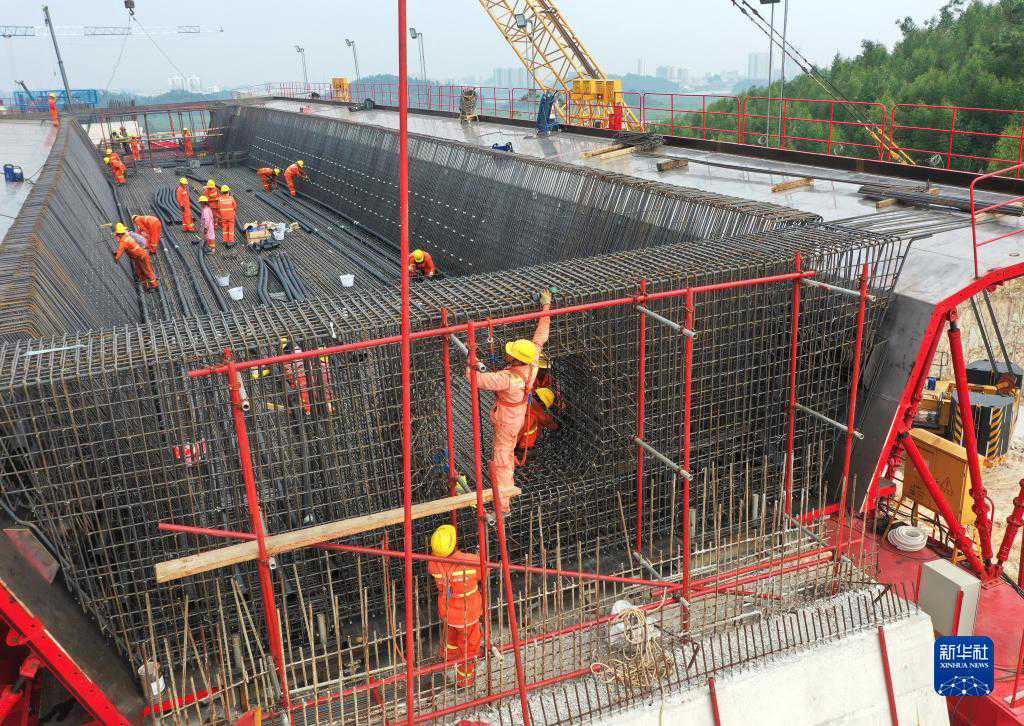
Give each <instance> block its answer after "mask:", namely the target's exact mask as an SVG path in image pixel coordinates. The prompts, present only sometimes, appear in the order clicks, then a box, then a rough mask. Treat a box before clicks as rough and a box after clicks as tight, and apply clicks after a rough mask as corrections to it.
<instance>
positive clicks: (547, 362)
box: [537, 353, 551, 368]
mask: <svg viewBox="0 0 1024 726" xmlns="http://www.w3.org/2000/svg"><path fill="white" fill-rule="evenodd" d="M537 367H538V368H550V367H551V359H550V358H548V357H547V355H546V354H544V353H541V354H540V357H539V358H537Z"/></svg>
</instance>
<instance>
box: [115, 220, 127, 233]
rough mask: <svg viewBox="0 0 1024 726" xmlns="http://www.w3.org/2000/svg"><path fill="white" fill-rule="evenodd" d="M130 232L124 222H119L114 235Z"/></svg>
mask: <svg viewBox="0 0 1024 726" xmlns="http://www.w3.org/2000/svg"><path fill="white" fill-rule="evenodd" d="M127 231H128V228H127V227H125V226H124V222H118V223H117V224H115V225H114V234H124V233H125V232H127Z"/></svg>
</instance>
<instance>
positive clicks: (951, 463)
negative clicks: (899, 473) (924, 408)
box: [903, 428, 976, 525]
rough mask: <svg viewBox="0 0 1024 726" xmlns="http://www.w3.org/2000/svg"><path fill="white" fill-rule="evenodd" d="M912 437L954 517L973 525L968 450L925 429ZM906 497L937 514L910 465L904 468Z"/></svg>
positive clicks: (933, 503) (912, 434) (918, 477)
mask: <svg viewBox="0 0 1024 726" xmlns="http://www.w3.org/2000/svg"><path fill="white" fill-rule="evenodd" d="M910 435H911V436H912V437H913V439H914V443H915V444H917V448H918V449H919V450H920V451H921V455H922V456H924V458H925V460H926V461H927V462H928V468H929V470H931V472H932V476H934V477H935V481H936V483H937V484H938V485H939V489H940V490H941V491H942V493H943V494H944V495H945V496H946V501H948V502H949V506H950V507H952V509H953V514H954V515H956V518H957V519H958V520H959V521H960V523H961V524H964V525H969V524H973V523H974V520H975V518H976V517H975V514H974V510H973V509H971V506H972V505H973V504H974V499H973V498H972V497H971V478H970V474H969V473H968V470H967V449H965V448H964V447H963V446H960V445H959V444H955V443H953V442H952V441H950V440H949V439H944V438H942V437H941V436H939V435H938V434H934V433H932V432H931V431H927V430H925V429H917V428H915V429H911V430H910ZM903 496H904V497H906V498H907V499H910V500H911V501H913V502H916V503H917V504H920V505H921V506H923V507H926V508H928V509H930V510H931V511H933V512H935V511H938V510H937V509H936V506H935V500H934V499H932V495H931V493H930V492H929V491H928V488H927V487H926V486H925V485H924V481H923V480H922V479H921V477H920V476H919V475H918V473H917V469H915V468H914V467H913V466H910V465H907V466H905V467H903Z"/></svg>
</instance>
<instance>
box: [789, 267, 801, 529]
mask: <svg viewBox="0 0 1024 726" xmlns="http://www.w3.org/2000/svg"><path fill="white" fill-rule="evenodd" d="M803 269H804V258H803V255H801V254H800V253H799V252H797V253H796V258H795V259H794V261H793V271H794V272H803ZM799 348H800V280H799V279H797V280H793V320H792V321H791V322H790V333H789V421H788V430H787V433H786V479H785V481H786V514H792V513H793V468H794V464H795V455H794V451H793V448H794V446H795V445H796V361H797V352H798V351H799Z"/></svg>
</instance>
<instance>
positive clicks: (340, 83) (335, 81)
mask: <svg viewBox="0 0 1024 726" xmlns="http://www.w3.org/2000/svg"><path fill="white" fill-rule="evenodd" d="M331 90H332V91H334V100H335V101H351V100H352V92H351V89H350V87H349V83H348V79H347V78H344V77H341V78H332V79H331Z"/></svg>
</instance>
